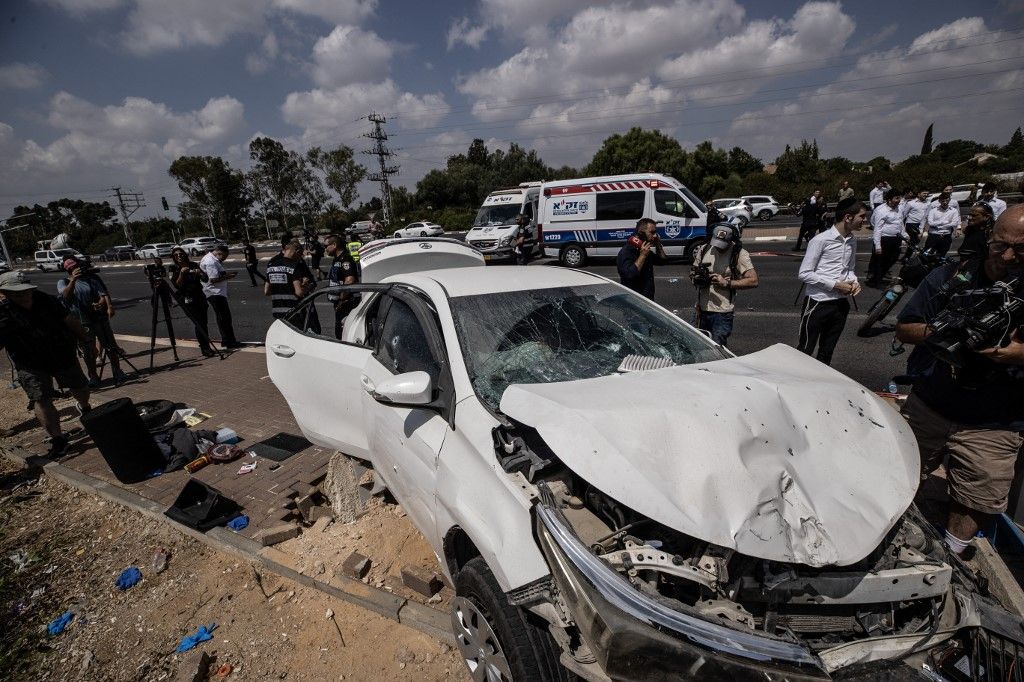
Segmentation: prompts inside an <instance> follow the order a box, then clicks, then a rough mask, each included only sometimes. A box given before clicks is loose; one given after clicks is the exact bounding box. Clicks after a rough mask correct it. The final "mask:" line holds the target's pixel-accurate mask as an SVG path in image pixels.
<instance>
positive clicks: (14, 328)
mask: <svg viewBox="0 0 1024 682" xmlns="http://www.w3.org/2000/svg"><path fill="white" fill-rule="evenodd" d="M88 341H89V337H88V335H87V334H86V332H85V329H84V328H83V327H82V324H81V322H79V321H78V318H77V317H75V316H74V315H72V314H70V313H69V312H68V311H67V309H66V308H65V307H64V306H62V305H61V304H60V303H59V302H58V301H57V299H56V298H55V297H53V296H50V295H49V294H44V293H43V292H41V291H39V289H37V288H36V286H35V285H34V284H30V283H29V282H28V280H26V278H25V276H24V274H23V273H21V272H5V273H3V274H2V275H0V347H3V348H5V349H6V350H7V353H8V354H9V355H10V357H11V362H12V363H13V364H14V367H15V369H16V370H17V372H18V381H19V382H21V386H22V388H23V389H24V390H25V394H26V395H27V396H28V398H29V400H30V401H31V403H32V406H33V410H34V411H35V415H36V418H37V419H38V420H39V423H40V424H42V425H43V428H44V429H46V432H47V433H48V434H49V435H50V450H49V452H48V453H47V455H48V456H50V457H60V456H61V455H63V454H64V453H65V452H67V448H68V440H67V438H65V437H64V435H63V434H62V433H61V430H60V417H59V416H58V415H57V409H56V408H55V407H54V405H53V399H54V398H55V397H56V392H55V391H54V388H53V383H54V381H56V382H57V383H58V384H59V385H60V386H61V387H62V388H66V389H68V391H70V392H71V395H72V396H74V398H75V400H77V401H78V406H79V409H80V410H81V411H82V412H83V413H84V412H87V411H88V410H89V409H90V406H89V383H88V381H87V380H86V378H85V375H84V374H83V373H82V368H81V367H80V366H79V365H78V357H77V355H76V353H75V348H76V344H77V343H83V344H84V343H88Z"/></svg>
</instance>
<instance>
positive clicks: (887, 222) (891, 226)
mask: <svg viewBox="0 0 1024 682" xmlns="http://www.w3.org/2000/svg"><path fill="white" fill-rule="evenodd" d="M871 226H872V227H873V228H874V230H875V232H874V234H873V235H871V241H873V242H874V243H875V251H878V250H879V249H880V248H882V237H899V236H900V235H902V234H903V233H904V229H903V215H902V214H900V212H899V210H897V209H895V208H889V204H881V205H879V206H877V207H876V208H875V210H874V211H873V212H872V213H871Z"/></svg>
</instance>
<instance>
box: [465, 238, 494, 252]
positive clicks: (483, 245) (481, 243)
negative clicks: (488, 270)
mask: <svg viewBox="0 0 1024 682" xmlns="http://www.w3.org/2000/svg"><path fill="white" fill-rule="evenodd" d="M469 245H470V246H472V247H475V248H477V249H480V250H481V251H486V250H487V249H493V248H494V247H495V246H497V245H498V240H497V239H480V240H478V241H475V242H470V243H469Z"/></svg>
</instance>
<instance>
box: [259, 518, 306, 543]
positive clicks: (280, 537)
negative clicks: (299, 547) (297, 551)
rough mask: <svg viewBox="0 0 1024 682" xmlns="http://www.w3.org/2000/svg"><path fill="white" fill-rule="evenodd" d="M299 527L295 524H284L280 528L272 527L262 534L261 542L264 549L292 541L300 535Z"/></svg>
mask: <svg viewBox="0 0 1024 682" xmlns="http://www.w3.org/2000/svg"><path fill="white" fill-rule="evenodd" d="M299 532H300V530H299V527H298V526H296V525H295V524H294V523H282V524H281V525H279V526H272V527H271V528H266V529H264V530H263V531H261V532H260V542H261V543H262V544H263V546H264V547H269V546H271V545H276V544H278V543H280V542H284V541H285V540H291V539H292V538H294V537H298V535H299Z"/></svg>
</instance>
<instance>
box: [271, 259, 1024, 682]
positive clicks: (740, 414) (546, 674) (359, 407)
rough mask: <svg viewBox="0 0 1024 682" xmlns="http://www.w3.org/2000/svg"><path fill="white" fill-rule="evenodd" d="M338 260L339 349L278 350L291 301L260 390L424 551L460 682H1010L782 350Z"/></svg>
mask: <svg viewBox="0 0 1024 682" xmlns="http://www.w3.org/2000/svg"><path fill="white" fill-rule="evenodd" d="M364 251H365V253H364V254H363V256H362V259H361V261H362V264H363V268H364V270H363V271H364V275H365V276H366V279H367V281H368V283H364V284H361V285H354V286H350V287H343V288H341V291H342V292H343V294H344V296H346V297H354V296H359V297H361V298H360V300H359V301H358V305H356V306H355V307H354V310H353V312H352V313H351V314H350V315H349V316H348V318H347V319H346V321H345V325H344V333H343V338H342V340H341V341H337V340H333V339H329V338H325V337H322V336H314V335H311V334H309V333H305V332H302V331H300V330H301V329H303V328H304V327H305V325H304V324H303V323H302V319H303V318H304V316H306V315H308V314H309V310H310V309H311V308H317V307H319V308H320V309H321V312H320V317H321V319H324V318H325V315H329V314H332V313H330V312H327V311H326V308H325V306H326V305H327V301H326V294H327V293H328V292H326V291H325V292H320V293H318V294H315V295H314V296H312V297H310V298H308V299H306V300H305V301H304V302H303V303H302V304H300V305H299V306H298V307H297V308H296V309H295V310H294V311H292V313H291V315H290V317H289V318H287V319H285V320H280V321H277V322H275V323H274V324H273V326H272V327H271V328H270V330H269V332H268V334H267V348H268V353H267V364H268V367H269V372H270V375H271V378H272V379H273V381H274V383H275V384H276V385H277V386H278V388H279V389H280V390H281V392H282V393H283V394H284V396H285V398H286V399H287V400H288V402H289V404H290V406H291V408H292V410H293V412H294V414H295V418H296V420H297V421H298V423H299V426H300V427H301V429H302V431H303V433H304V434H305V435H306V437H307V438H309V439H310V440H312V441H314V442H316V443H318V444H320V445H323V446H326V447H331V448H336V449H339V450H342V451H343V452H346V453H348V454H350V455H352V456H355V457H359V458H364V459H367V460H369V461H370V462H371V463H372V464H373V467H374V469H375V471H376V473H377V474H378V475H379V476H380V477H381V478H382V479H383V481H384V482H385V483H386V484H387V486H388V488H389V489H390V490H391V492H392V493H393V494H394V496H395V497H396V498H397V500H398V501H399V502H400V503H401V504H402V505H403V507H404V508H405V510H406V511H407V512H408V515H409V517H410V518H411V519H412V521H413V523H414V524H415V525H416V527H417V528H418V529H419V530H420V532H422V533H423V535H424V536H425V537H426V538H427V540H428V541H429V542H430V544H431V546H432V547H433V549H434V551H435V552H436V554H437V556H438V559H439V561H440V563H441V565H442V566H443V567H444V569H445V571H446V572H447V575H448V577H449V578H450V579H451V581H452V584H453V585H454V586H455V590H456V595H457V596H456V598H455V600H454V606H453V614H452V623H453V628H454V631H455V634H456V636H457V638H458V640H459V643H460V647H461V650H462V653H463V654H464V656H465V659H466V663H467V665H468V666H469V669H470V671H471V673H472V676H473V678H474V679H477V680H484V679H486V680H564V679H570V678H571V676H572V675H573V674H575V675H578V676H579V677H582V678H584V679H587V680H608V679H615V680H647V679H657V680H664V679H691V678H692V679H702V680H706V679H720V680H733V679H750V680H755V679H756V680H766V679H771V680H812V679H815V680H817V679H837V678H841V679H865V680H868V679H870V680H876V679H931V680H942V679H949V680H997V679H998V680H1003V679H1019V678H1020V676H1021V674H1022V672H1024V668H1022V665H1024V659H1022V657H1021V652H1020V650H1019V647H1021V646H1024V630H1022V626H1021V621H1020V620H1019V619H1018V618H1016V617H1014V616H1011V615H1010V614H1009V613H1008V612H1006V611H1005V610H1003V609H1002V608H1001V607H1000V606H999V605H998V604H997V603H996V602H995V601H993V600H991V599H990V598H988V597H987V596H986V594H985V591H984V586H983V585H982V584H980V582H979V580H978V579H977V578H975V576H973V575H972V573H971V572H970V571H969V570H968V569H967V568H966V567H965V566H964V565H962V564H961V563H960V562H959V561H958V560H957V559H955V558H952V557H950V556H949V555H948V554H947V553H946V551H945V550H944V549H943V546H942V543H941V542H940V541H939V539H938V537H937V536H936V534H935V532H934V530H933V529H932V527H931V525H930V524H929V523H927V522H926V521H924V519H923V518H922V517H921V516H920V515H919V513H918V512H917V511H916V508H915V507H914V506H913V505H912V499H913V496H914V493H915V490H916V488H917V485H918V479H919V467H918V454H917V448H916V445H915V442H914V439H913V436H912V434H911V433H910V431H909V429H908V427H907V426H906V425H905V424H904V422H903V421H902V419H901V417H900V416H899V415H898V414H897V413H896V412H895V411H894V410H892V408H890V407H888V406H887V405H885V404H884V403H883V402H882V401H881V400H880V399H878V398H877V397H876V396H874V395H873V394H871V393H870V392H868V391H867V390H865V389H864V388H862V387H861V386H860V385H858V384H856V383H854V382H853V381H851V380H850V379H848V378H846V377H845V376H843V375H841V374H839V373H838V372H835V371H833V370H832V369H830V368H828V367H826V366H824V365H822V364H820V363H818V362H816V361H813V360H811V359H810V358H808V357H807V356H805V355H803V354H801V353H799V352H797V351H795V350H794V349H792V348H790V347H788V346H782V345H778V346H773V347H771V348H768V349H766V350H763V351H761V352H758V353H753V354H751V355H747V356H744V357H733V356H731V354H730V353H729V352H728V351H726V350H724V349H722V348H721V347H719V346H716V345H715V344H714V343H712V342H711V341H710V340H709V339H707V338H706V337H705V336H703V335H702V334H700V333H698V332H697V331H695V330H694V329H693V328H692V327H690V326H689V325H687V324H686V323H684V322H682V321H681V320H679V319H678V318H677V317H676V316H674V315H672V314H671V313H669V312H668V311H666V310H664V309H662V308H660V307H659V306H657V305H655V304H653V303H651V302H649V301H648V300H646V299H644V298H642V297H641V296H638V295H636V294H634V293H633V292H631V291H628V290H627V289H625V288H623V287H621V286H619V285H618V284H615V283H612V282H609V281H608V280H606V279H603V278H601V277H598V276H596V275H593V274H590V273H587V272H582V271H575V270H568V269H557V268H546V267H530V268H509V269H487V268H484V267H482V265H483V260H482V258H481V257H480V255H479V253H477V252H476V251H474V250H472V249H471V248H469V247H467V246H465V245H462V244H459V243H457V242H454V241H447V240H430V241H429V242H416V241H415V240H398V241H395V242H387V243H377V244H374V245H370V246H368V247H365V249H364ZM333 291H334V293H337V292H338V290H337V289H335V290H333ZM348 300H353V301H354V300H355V299H354V298H349V299H348Z"/></svg>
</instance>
